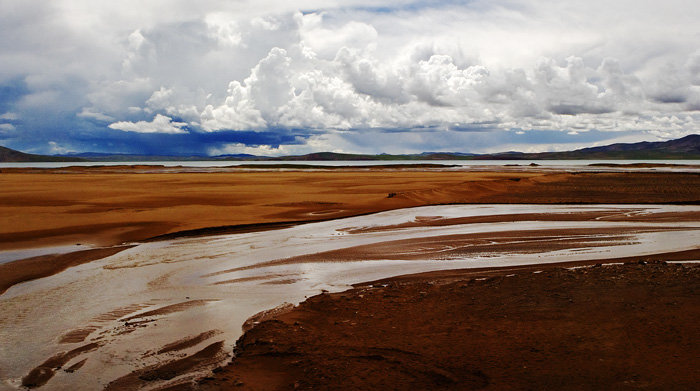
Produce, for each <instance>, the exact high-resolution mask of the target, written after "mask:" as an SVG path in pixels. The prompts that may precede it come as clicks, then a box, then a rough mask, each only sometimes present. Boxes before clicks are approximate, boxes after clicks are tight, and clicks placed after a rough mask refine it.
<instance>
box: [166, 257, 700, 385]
mask: <svg viewBox="0 0 700 391" xmlns="http://www.w3.org/2000/svg"><path fill="white" fill-rule="evenodd" d="M699 308H700V267H699V266H683V265H680V264H666V263H663V262H651V263H645V262H641V263H638V262H631V263H627V264H624V265H622V264H615V265H602V266H601V265H597V266H589V267H580V268H576V269H566V268H560V267H559V268H545V267H537V266H536V267H520V268H516V269H502V270H495V271H494V270H490V271H486V272H485V271H468V270H465V271H450V272H440V273H427V274H424V275H416V276H409V277H403V278H397V279H389V280H385V281H380V282H375V283H373V284H369V285H365V286H358V287H356V288H355V289H352V290H350V291H347V292H343V293H337V294H323V295H319V296H316V297H313V298H310V299H309V300H307V301H306V302H304V303H302V304H301V305H300V306H299V307H297V308H296V309H294V310H292V311H291V312H287V313H286V314H283V315H280V316H277V317H276V319H273V320H270V321H266V322H262V323H261V324H260V325H258V326H257V327H255V328H253V329H252V330H250V331H248V332H247V333H246V334H245V335H244V336H243V337H241V339H240V340H239V341H238V343H237V347H236V358H235V359H234V361H233V362H232V364H230V365H228V366H227V367H225V368H223V369H222V370H219V371H217V373H216V374H215V375H214V376H213V377H211V378H208V379H205V380H202V381H200V384H199V385H191V386H190V385H185V384H183V385H181V386H180V387H178V389H182V390H189V389H192V390H194V389H196V390H294V389H301V390H481V389H483V390H640V389H644V390H697V389H698V387H699V386H700V368H698V367H697V362H698V360H700V310H698V309H699Z"/></svg>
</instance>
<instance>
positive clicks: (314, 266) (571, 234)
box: [0, 205, 700, 390]
mask: <svg viewBox="0 0 700 391" xmlns="http://www.w3.org/2000/svg"><path fill="white" fill-rule="evenodd" d="M698 238H700V206H665V205H593V206H590V205H589V206H566V205H561V206H551V205H457V206H433V207H421V208H413V209H404V210H396V211H390V212H384V213H379V214H375V215H370V216H362V217H355V218H347V219H340V220H332V221H326V222H317V223H309V224H304V225H299V226H295V227H291V228H285V229H279V230H273V231H265V232H251V233H243V234H235V235H222V236H215V237H196V238H184V239H177V240H171V241H163V242H151V243H142V244H137V245H136V246H135V247H133V248H131V249H129V250H126V251H123V252H121V253H119V254H116V255H114V256H111V257H108V258H105V259H102V260H99V261H95V262H92V263H89V264H85V265H82V266H78V267H74V268H71V269H69V270H67V271H65V272H63V273H59V274H57V275H54V276H51V277H48V278H43V279H40V280H35V281H30V282H26V283H23V284H19V285H16V286H14V287H12V288H11V289H10V290H8V291H7V292H6V293H5V294H3V295H2V296H0V341H2V344H1V345H0V368H1V370H0V389H8V390H12V389H19V388H21V384H22V378H23V377H25V376H27V375H28V374H29V373H30V372H31V371H32V370H33V369H36V368H41V367H42V365H43V366H44V367H46V368H44V369H41V370H38V372H36V370H35V374H36V373H39V372H41V371H42V370H43V371H45V372H46V374H45V375H42V376H44V377H43V378H42V379H44V378H46V381H45V385H43V386H42V388H43V389H51V390H96V389H102V388H104V387H106V386H107V385H108V384H109V383H110V382H112V381H114V380H115V379H119V378H121V377H123V376H125V375H128V374H129V373H131V372H132V371H135V370H138V369H141V368H144V367H148V366H155V365H158V364H160V363H166V362H169V361H171V360H175V359H180V358H183V357H186V356H188V355H192V354H194V353H196V352H200V351H202V349H203V348H204V347H207V346H213V344H214V343H218V342H221V344H219V345H217V346H221V349H220V351H219V352H217V353H216V354H214V355H212V356H211V357H210V359H209V360H208V361H206V360H205V363H204V364H203V365H202V367H201V368H199V370H200V373H199V374H201V371H206V370H210V369H211V367H212V366H213V365H218V364H220V363H222V362H225V361H227V360H228V359H229V358H228V357H227V354H228V353H229V352H230V351H231V349H232V346H233V344H234V343H235V341H236V339H237V338H238V337H239V336H240V334H241V325H242V324H243V323H244V322H245V320H246V319H248V318H249V317H250V316H252V315H253V314H255V313H257V312H259V311H263V310H266V309H270V308H273V307H276V306H278V305H280V304H282V303H285V302H288V303H298V302H300V301H303V300H304V298H305V297H308V296H311V295H315V294H318V293H321V292H322V290H328V291H340V290H344V289H346V288H347V287H348V286H349V285H350V284H354V283H359V282H363V281H371V280H376V279H380V278H384V277H390V276H395V275H400V274H408V273H417V272H424V271H431V270H441V269H456V268H473V267H485V266H509V265H523V264H540V263H550V262H566V261H578V260H591V259H609V258H616V257H627V256H644V255H648V254H654V253H662V252H671V251H681V250H688V249H696V248H700V240H698ZM52 358H53V359H54V361H51V360H50V359H52ZM57 358H58V359H57ZM56 362H58V363H60V364H61V365H60V367H61V369H56V368H51V367H52V366H53V367H56V366H57V365H56V364H55V363H56ZM42 363H43V364H42ZM44 364H45V365H44ZM66 369H71V370H68V371H67V370H66ZM196 375H198V373H197V371H194V372H193V373H190V374H189V375H185V376H190V377H194V376H196ZM182 379H183V377H182V376H181V377H176V378H173V379H171V380H168V381H161V382H154V383H153V386H152V387H151V388H159V387H163V386H164V385H167V384H170V383H172V382H176V381H182Z"/></svg>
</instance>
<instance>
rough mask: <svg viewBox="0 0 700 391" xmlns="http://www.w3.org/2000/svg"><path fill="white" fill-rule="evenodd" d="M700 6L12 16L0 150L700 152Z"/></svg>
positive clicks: (89, 2) (448, 0)
mask: <svg viewBox="0 0 700 391" xmlns="http://www.w3.org/2000/svg"><path fill="white" fill-rule="evenodd" d="M699 19H700V2H693V1H687V0H664V1H660V0H589V1H585V2H584V1H570V0H556V1H555V0H519V1H514V0H512V1H511V0H488V1H486V0H473V1H457V0H445V1H413V0H372V1H369V0H322V1H321V0H301V1H294V0H284V1H282V0H255V1H253V0H200V1H197V2H194V1H190V0H148V1H142V0H122V1H103V0H32V1H26V0H2V2H0V37H1V38H0V145H3V146H6V147H9V148H13V149H18V150H22V151H25V152H31V153H44V154H67V153H80V152H88V151H90V152H108V153H137V154H163V155H177V154H183V155H190V154H198V155H221V154H239V153H248V154H255V155H265V156H275V155H297V154H305V153H311V152H319V151H333V152H345V153H393V154H402V153H420V152H434V151H450V152H471V153H489V152H500V151H523V152H541V151H560V150H572V149H577V148H583V147H589V146H597V145H607V144H611V143H616V142H639V141H663V140H669V139H675V138H680V137H683V136H685V135H688V134H696V133H700V125H699V123H700V121H699V120H700V24H699V23H697V20H699Z"/></svg>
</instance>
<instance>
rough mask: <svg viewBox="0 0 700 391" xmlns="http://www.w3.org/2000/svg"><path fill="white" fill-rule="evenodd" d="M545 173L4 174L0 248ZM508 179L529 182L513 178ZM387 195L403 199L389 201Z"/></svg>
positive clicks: (475, 188) (304, 215) (103, 241)
mask: <svg viewBox="0 0 700 391" xmlns="http://www.w3.org/2000/svg"><path fill="white" fill-rule="evenodd" d="M543 175H544V174H542V173H536V172H532V173H495V172H492V173H489V172H430V171H382V170H379V171H351V170H334V171H291V172H290V171H284V172H279V171H269V172H230V173H140V172H138V171H137V172H134V173H123V172H114V171H110V170H109V169H107V168H105V169H104V170H98V169H84V170H80V169H77V170H72V171H71V172H69V173H65V171H52V170H46V171H43V172H41V173H27V172H26V171H22V170H3V171H2V173H0V188H2V189H3V191H2V193H0V216H2V217H1V218H0V219H1V220H2V224H0V250H10V249H25V248H36V247H41V246H51V245H64V244H76V243H81V244H92V245H100V246H105V245H115V244H120V243H124V242H130V241H139V240H144V239H147V238H150V237H154V236H158V235H162V234H167V233H173V232H178V231H185V230H193V229H201V228H206V227H220V226H232V225H239V224H252V223H270V222H283V221H310V220H325V219H329V218H337V217H346V216H352V215H358V214H364V213H371V212H377V211H383V210H389V209H396V208H404V207H411V206H419V205H429V204H440V203H464V202H474V201H476V200H477V199H478V198H480V197H482V196H485V195H489V194H493V193H495V192H501V191H503V190H504V189H506V188H512V187H527V186H530V185H532V183H533V182H532V181H530V180H529V178H538V177H541V176H543ZM512 178H523V179H522V180H520V181H518V182H516V181H513V180H510V179H512ZM389 193H396V194H397V195H396V196H394V197H391V198H388V195H389Z"/></svg>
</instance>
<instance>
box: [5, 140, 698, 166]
mask: <svg viewBox="0 0 700 391" xmlns="http://www.w3.org/2000/svg"><path fill="white" fill-rule="evenodd" d="M606 159H620V160H656V159H660V160H663V159H700V135H690V136H686V137H683V138H680V139H677V140H670V141H658V142H641V143H632V144H612V145H607V146H603V147H591V148H583V149H578V150H575V151H569V152H542V153H522V152H502V153H495V154H472V153H461V152H424V153H421V154H413V155H389V154H380V155H358V154H346V153H335V152H317V153H310V154H307V155H297V156H281V157H265V156H255V155H248V154H239V155H220V156H196V155H193V156H158V155H128V154H109V153H80V154H71V155H56V156H43V155H32V154H27V153H23V152H19V151H15V150H12V149H9V148H4V147H0V162H138V161H142V162H146V161H198V160H207V161H281V162H283V161H343V160H345V161H392V160H437V161H439V160H606Z"/></svg>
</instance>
